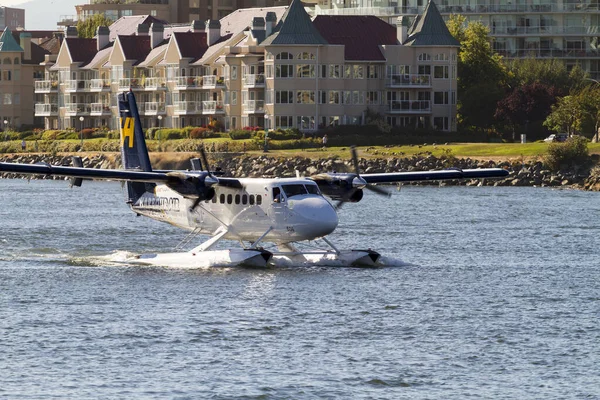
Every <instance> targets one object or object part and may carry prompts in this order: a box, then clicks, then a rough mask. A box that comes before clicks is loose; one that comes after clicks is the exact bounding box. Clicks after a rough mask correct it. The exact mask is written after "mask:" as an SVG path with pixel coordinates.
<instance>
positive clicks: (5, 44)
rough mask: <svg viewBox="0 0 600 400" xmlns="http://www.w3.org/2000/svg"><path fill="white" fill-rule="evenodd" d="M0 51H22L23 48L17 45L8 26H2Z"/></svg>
mask: <svg viewBox="0 0 600 400" xmlns="http://www.w3.org/2000/svg"><path fill="white" fill-rule="evenodd" d="M0 51H1V52H7V51H23V48H22V47H21V46H19V43H17V41H16V40H15V38H14V37H13V35H12V32H11V31H10V29H8V27H6V28H4V32H2V36H0Z"/></svg>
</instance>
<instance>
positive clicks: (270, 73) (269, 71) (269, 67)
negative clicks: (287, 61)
mask: <svg viewBox="0 0 600 400" xmlns="http://www.w3.org/2000/svg"><path fill="white" fill-rule="evenodd" d="M272 77H273V66H272V65H267V78H272Z"/></svg>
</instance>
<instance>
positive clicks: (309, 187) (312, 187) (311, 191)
mask: <svg viewBox="0 0 600 400" xmlns="http://www.w3.org/2000/svg"><path fill="white" fill-rule="evenodd" d="M306 190H308V193H309V194H321V192H320V191H319V187H318V186H317V185H306Z"/></svg>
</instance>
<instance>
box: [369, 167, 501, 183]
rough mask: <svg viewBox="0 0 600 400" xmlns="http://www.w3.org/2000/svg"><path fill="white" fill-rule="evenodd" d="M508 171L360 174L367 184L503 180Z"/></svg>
mask: <svg viewBox="0 0 600 400" xmlns="http://www.w3.org/2000/svg"><path fill="white" fill-rule="evenodd" d="M505 176H508V171H507V170H504V169H502V168H481V169H455V168H453V169H444V170H439V171H414V172H392V173H382V174H360V177H361V178H363V179H364V180H365V182H367V183H394V182H418V181H437V180H448V179H476V178H503V177H505Z"/></svg>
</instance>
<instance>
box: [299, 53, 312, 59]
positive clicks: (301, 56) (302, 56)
mask: <svg viewBox="0 0 600 400" xmlns="http://www.w3.org/2000/svg"><path fill="white" fill-rule="evenodd" d="M314 59H315V55H314V54H313V53H308V52H303V53H298V60H314Z"/></svg>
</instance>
